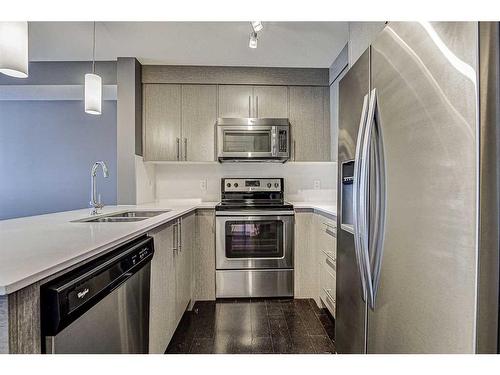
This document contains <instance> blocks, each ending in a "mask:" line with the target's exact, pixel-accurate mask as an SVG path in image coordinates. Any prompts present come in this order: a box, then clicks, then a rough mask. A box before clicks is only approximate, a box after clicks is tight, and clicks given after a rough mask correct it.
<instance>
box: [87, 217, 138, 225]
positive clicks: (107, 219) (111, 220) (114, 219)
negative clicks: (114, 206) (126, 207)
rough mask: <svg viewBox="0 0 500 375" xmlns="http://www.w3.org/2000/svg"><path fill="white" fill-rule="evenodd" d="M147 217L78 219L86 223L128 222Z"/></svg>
mask: <svg viewBox="0 0 500 375" xmlns="http://www.w3.org/2000/svg"><path fill="white" fill-rule="evenodd" d="M146 219H147V217H111V216H105V217H96V218H95V219H85V220H80V221H81V222H82V221H83V222H87V223H130V222H134V221H141V220H146Z"/></svg>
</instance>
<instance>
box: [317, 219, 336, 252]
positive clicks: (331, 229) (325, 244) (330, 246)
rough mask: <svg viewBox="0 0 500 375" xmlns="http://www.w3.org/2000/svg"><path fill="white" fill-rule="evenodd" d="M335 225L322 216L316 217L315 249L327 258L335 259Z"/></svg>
mask: <svg viewBox="0 0 500 375" xmlns="http://www.w3.org/2000/svg"><path fill="white" fill-rule="evenodd" d="M336 231H337V228H336V223H335V222H334V221H333V220H330V219H327V218H325V217H323V216H320V215H317V217H316V233H317V236H318V237H317V244H318V245H317V248H318V250H320V251H323V252H325V253H326V254H327V255H328V256H329V257H331V258H332V259H335V258H336V257H337V238H336Z"/></svg>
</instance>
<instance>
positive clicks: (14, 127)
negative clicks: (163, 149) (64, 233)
mask: <svg viewBox="0 0 500 375" xmlns="http://www.w3.org/2000/svg"><path fill="white" fill-rule="evenodd" d="M97 160H104V161H105V162H106V163H107V165H108V168H109V172H110V176H109V178H107V179H104V178H103V177H102V174H101V171H99V177H98V181H97V183H98V186H99V191H100V192H101V198H102V201H103V202H104V203H105V204H116V191H117V189H116V101H104V102H103V107H102V115H101V116H93V115H88V114H86V113H85V112H84V109H83V101H0V219H9V218H15V217H21V216H31V215H38V214H44V213H51V212H57V211H67V210H73V209H78V208H85V207H89V201H90V169H91V167H92V165H93V163H94V162H95V161H97Z"/></svg>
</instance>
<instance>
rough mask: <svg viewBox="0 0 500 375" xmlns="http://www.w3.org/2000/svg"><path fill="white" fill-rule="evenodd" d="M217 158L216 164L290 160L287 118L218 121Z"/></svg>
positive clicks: (220, 119) (227, 119)
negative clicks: (218, 162) (217, 162)
mask: <svg viewBox="0 0 500 375" xmlns="http://www.w3.org/2000/svg"><path fill="white" fill-rule="evenodd" d="M217 157H218V159H219V161H220V162H245V161H247V162H256V161H263V162H266V161H267V162H280V163H284V162H285V161H287V160H288V159H289V158H290V122H289V121H288V119H287V118H219V119H218V120H217Z"/></svg>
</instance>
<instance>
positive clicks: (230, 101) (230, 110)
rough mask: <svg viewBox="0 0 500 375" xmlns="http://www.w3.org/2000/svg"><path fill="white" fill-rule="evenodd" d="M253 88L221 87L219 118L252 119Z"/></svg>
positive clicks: (242, 86)
mask: <svg viewBox="0 0 500 375" xmlns="http://www.w3.org/2000/svg"><path fill="white" fill-rule="evenodd" d="M252 93H253V90H252V86H247V85H240V86H238V85H220V86H219V117H229V118H231V117H236V118H238V117H252V113H251V112H252V111H251V108H252V104H251V102H252Z"/></svg>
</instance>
